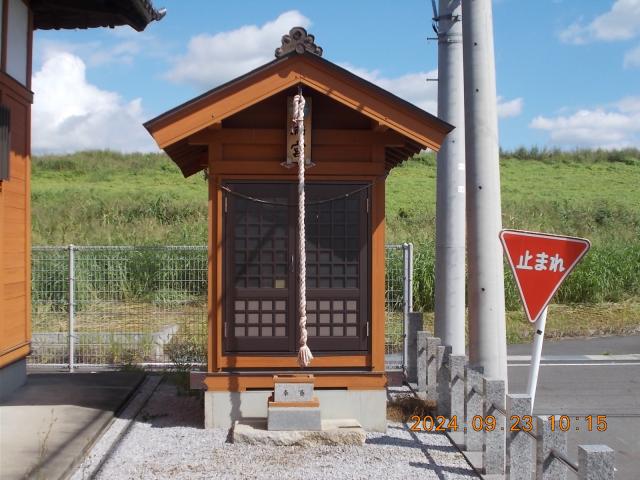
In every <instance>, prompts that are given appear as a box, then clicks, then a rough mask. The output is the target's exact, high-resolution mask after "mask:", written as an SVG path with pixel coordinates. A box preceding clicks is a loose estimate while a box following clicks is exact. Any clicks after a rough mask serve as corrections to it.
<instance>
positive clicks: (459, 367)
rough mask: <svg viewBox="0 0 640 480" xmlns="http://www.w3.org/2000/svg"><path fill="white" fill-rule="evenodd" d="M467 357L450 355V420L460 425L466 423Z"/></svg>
mask: <svg viewBox="0 0 640 480" xmlns="http://www.w3.org/2000/svg"><path fill="white" fill-rule="evenodd" d="M466 361H467V357H466V356H464V355H449V389H450V391H451V393H450V399H451V400H450V402H451V403H450V409H449V418H454V417H455V419H456V423H457V424H458V425H460V424H462V422H463V421H464V365H465V363H466Z"/></svg>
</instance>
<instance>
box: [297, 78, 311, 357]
mask: <svg viewBox="0 0 640 480" xmlns="http://www.w3.org/2000/svg"><path fill="white" fill-rule="evenodd" d="M304 105H305V100H304V97H303V96H302V89H301V88H298V94H297V95H296V96H294V97H293V122H294V125H296V126H297V127H298V128H297V130H298V153H299V154H298V244H299V248H300V252H298V253H299V271H300V272H299V278H298V288H299V291H298V293H299V295H298V296H299V299H300V300H299V303H298V315H299V317H300V320H299V326H300V338H299V346H300V348H299V350H298V365H300V367H301V368H304V367H308V366H309V365H310V364H311V360H313V355H312V353H311V350H310V349H309V347H308V346H307V251H306V246H305V237H306V235H305V225H304V217H305V208H304V207H305V205H304V202H305V195H304V167H305V165H304V162H305V158H304Z"/></svg>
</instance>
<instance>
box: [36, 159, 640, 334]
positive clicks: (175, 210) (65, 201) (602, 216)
mask: <svg viewBox="0 0 640 480" xmlns="http://www.w3.org/2000/svg"><path fill="white" fill-rule="evenodd" d="M501 165H502V170H501V172H502V173H501V175H502V204H503V223H504V225H505V227H511V228H523V229H529V230H539V231H547V232H555V233H563V234H570V235H577V236H584V237H587V238H589V239H590V240H591V241H592V244H593V247H592V250H591V252H590V253H589V255H588V256H587V257H586V258H585V260H584V262H583V263H582V264H581V265H580V266H579V267H578V268H577V269H576V271H575V272H574V273H573V274H572V276H571V277H570V278H569V279H568V280H567V282H566V284H565V285H564V286H563V287H562V288H561V290H560V291H559V292H558V294H557V296H556V298H555V301H556V302H558V304H557V305H553V306H552V308H551V310H550V315H549V323H548V327H547V333H548V334H549V335H551V336H564V335H588V334H594V333H621V332H630V331H634V330H635V331H637V329H638V327H639V326H640V272H639V270H640V189H639V188H638V186H639V185H640V152H638V151H637V150H627V151H622V152H597V151H596V152H592V151H584V152H572V153H563V152H540V151H536V150H533V151H525V150H519V151H515V152H510V153H507V154H505V155H504V156H503V159H502V161H501ZM32 192H33V193H32V196H33V206H32V213H33V244H34V245H64V244H68V243H74V244H80V245H130V244H134V245H170V244H171V245H185V244H190V245H203V244H205V243H206V234H207V233H206V232H207V223H206V222H207V209H206V197H207V193H206V184H205V182H204V180H203V178H202V175H195V176H194V177H192V178H189V179H184V178H182V176H181V175H180V173H179V172H178V170H177V168H176V167H175V166H174V165H173V164H172V163H171V162H170V161H169V160H168V159H167V158H166V157H165V156H164V155H153V154H151V155H142V154H134V155H119V154H114V153H110V152H84V153H79V154H74V155H70V156H56V157H47V156H45V157H36V158H34V160H33V180H32ZM417 199H419V200H417ZM434 220H435V160H434V158H433V156H432V155H425V156H423V157H421V158H419V159H415V160H413V161H410V162H408V163H406V164H405V165H404V166H402V167H399V168H396V169H395V170H394V171H393V172H392V173H391V174H390V176H389V179H388V182H387V241H388V242H389V243H401V242H404V241H411V242H413V243H414V244H415V245H416V265H415V274H416V282H415V286H416V288H415V301H414V305H415V308H416V309H419V310H423V311H425V312H431V311H432V310H433V264H434V248H433V245H434V238H435V222H434ZM506 285H507V308H508V310H509V314H508V335H509V339H510V341H514V342H515V341H522V340H524V339H525V338H527V337H528V336H529V335H530V334H531V327H530V326H529V325H527V323H526V322H525V321H524V316H523V314H522V309H521V307H520V305H519V300H518V296H517V292H516V290H515V287H514V284H513V281H512V279H511V274H510V273H509V272H508V271H507V272H506ZM427 318H428V322H430V321H432V315H430V314H428V315H427Z"/></svg>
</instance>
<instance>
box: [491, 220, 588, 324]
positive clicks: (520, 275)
mask: <svg viewBox="0 0 640 480" xmlns="http://www.w3.org/2000/svg"><path fill="white" fill-rule="evenodd" d="M500 240H501V241H502V246H503V247H504V251H505V253H506V254H507V259H508V260H509V265H511V270H512V271H513V275H514V277H515V279H516V284H517V285H518V289H519V290H520V297H521V298H522V303H523V304H524V310H525V312H526V313H527V318H528V319H529V321H530V322H535V321H536V319H537V318H538V316H539V315H540V313H541V312H542V310H544V308H545V307H546V306H547V305H548V304H549V302H550V301H551V298H552V297H553V294H554V293H556V290H558V288H560V285H561V284H562V282H563V281H564V279H565V278H567V275H569V273H570V272H571V270H573V268H574V267H575V266H576V265H577V264H578V262H579V261H580V260H581V259H582V257H584V255H585V254H586V253H587V251H588V250H589V247H590V246H591V244H590V243H589V240H586V239H584V238H576V237H564V236H560V235H551V234H548V233H536V232H526V231H521V230H502V232H500Z"/></svg>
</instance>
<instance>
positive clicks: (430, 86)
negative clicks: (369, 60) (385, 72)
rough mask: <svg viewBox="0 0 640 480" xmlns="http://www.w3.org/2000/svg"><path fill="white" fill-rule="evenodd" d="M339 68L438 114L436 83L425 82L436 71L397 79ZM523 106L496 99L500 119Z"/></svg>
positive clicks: (350, 67) (435, 75)
mask: <svg viewBox="0 0 640 480" xmlns="http://www.w3.org/2000/svg"><path fill="white" fill-rule="evenodd" d="M341 66H342V67H343V68H346V69H347V70H349V71H350V72H352V73H354V74H356V75H358V76H359V77H362V78H364V79H365V80H368V81H370V82H371V83H375V84H376V85H378V86H379V87H381V88H384V89H385V90H388V91H390V92H391V93H393V94H395V95H397V96H399V97H400V98H403V99H405V100H407V101H409V102H411V103H413V104H414V105H417V106H418V107H420V108H422V109H423V110H426V111H427V112H429V113H431V114H433V115H436V114H437V112H438V82H428V81H427V78H430V79H437V78H438V70H437V69H436V70H431V71H427V72H416V73H407V74H405V75H400V76H399V77H384V76H382V75H381V74H380V71H379V70H367V69H364V68H358V67H354V66H353V65H351V64H349V63H342V64H341ZM523 105H524V100H523V99H522V98H521V97H518V98H514V99H513V100H504V99H503V98H502V97H498V116H499V117H500V118H509V117H516V116H518V115H520V113H522V107H523Z"/></svg>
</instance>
